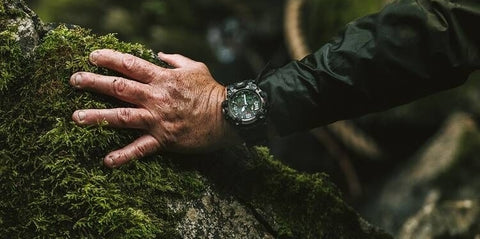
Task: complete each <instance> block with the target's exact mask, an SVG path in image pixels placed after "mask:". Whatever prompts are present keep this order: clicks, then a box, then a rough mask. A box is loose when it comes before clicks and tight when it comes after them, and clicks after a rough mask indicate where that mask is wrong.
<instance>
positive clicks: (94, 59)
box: [90, 50, 100, 65]
mask: <svg viewBox="0 0 480 239" xmlns="http://www.w3.org/2000/svg"><path fill="white" fill-rule="evenodd" d="M99 55H100V53H99V52H98V50H96V51H93V52H92V53H90V62H91V63H92V64H94V65H97V59H98V56H99Z"/></svg>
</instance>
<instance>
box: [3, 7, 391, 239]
mask: <svg viewBox="0 0 480 239" xmlns="http://www.w3.org/2000/svg"><path fill="white" fill-rule="evenodd" d="M0 27H1V28H0V30H1V32H0V76H1V78H0V191H1V192H2V193H1V194H0V235H2V237H5V238H69V237H85V238H199V237H200V238H329V237H333V238H391V237H390V236H389V235H387V234H385V233H383V232H382V231H380V230H378V229H377V228H376V227H374V226H371V225H369V224H368V223H367V222H366V221H365V220H363V219H362V218H361V217H360V216H359V215H358V213H356V212H355V211H354V210H353V209H352V208H351V207H350V206H348V205H347V204H346V203H345V202H344V201H343V200H342V199H341V194H340V193H339V191H338V190H337V189H336V187H335V186H334V185H333V184H332V183H331V182H330V181H329V179H328V176H326V175H324V174H302V173H299V172H297V171H295V170H292V169H290V168H288V167H286V166H285V165H283V164H281V163H280V162H278V161H276V160H275V159H273V157H272V156H271V155H270V154H269V152H268V149H265V148H245V147H235V148H231V149H225V150H223V151H219V152H215V153H212V154H208V155H192V156H189V157H181V156H179V155H162V156H161V155H153V156H150V157H147V158H144V159H142V160H139V161H135V162H132V163H130V164H128V165H126V166H124V167H122V168H120V169H116V170H109V169H106V168H105V167H103V166H102V165H101V163H99V162H101V159H102V157H103V155H104V154H105V153H106V152H109V151H111V150H113V149H115V148H119V147H121V146H123V145H126V144H127V143H129V142H131V141H132V140H133V139H134V138H136V137H137V136H138V134H139V133H140V132H137V131H132V130H115V129H111V128H107V127H104V126H99V127H79V126H77V125H75V124H74V123H73V122H72V121H71V114H72V112H73V110H74V109H81V108H110V107H120V106H126V105H125V103H123V102H119V101H117V100H114V99H111V98H106V97H104V96H100V95H96V94H92V93H88V92H84V91H79V90H76V89H74V88H73V87H71V86H70V85H69V83H68V79H69V77H70V75H71V74H72V73H74V72H78V71H90V72H96V73H99V74H110V75H114V74H116V73H115V72H112V71H108V70H106V69H101V68H97V67H95V66H93V65H91V64H89V63H88V55H89V53H90V52H91V51H92V50H95V49H99V48H111V49H116V50H118V51H122V52H126V53H130V54H134V55H136V56H139V57H142V58H144V59H147V60H149V61H151V62H153V63H156V64H159V65H163V66H165V65H164V63H162V62H159V61H158V60H157V59H156V58H155V57H154V54H153V52H152V51H151V50H148V49H146V48H145V47H144V46H142V45H139V44H130V43H124V42H120V41H119V40H118V39H116V38H115V37H114V36H113V35H105V36H95V35H93V34H91V33H90V32H89V31H88V30H85V29H83V28H80V27H75V26H71V27H66V26H65V25H59V26H58V27H56V28H53V27H52V28H49V29H46V28H44V27H43V24H42V23H41V22H40V21H39V20H38V18H37V17H36V16H35V14H34V13H33V12H31V11H30V10H29V9H28V8H27V7H26V6H25V4H24V3H23V2H22V1H19V0H0Z"/></svg>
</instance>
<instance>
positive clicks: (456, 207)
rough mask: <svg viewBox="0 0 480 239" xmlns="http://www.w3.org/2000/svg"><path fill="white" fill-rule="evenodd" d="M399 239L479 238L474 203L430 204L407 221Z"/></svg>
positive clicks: (479, 210)
mask: <svg viewBox="0 0 480 239" xmlns="http://www.w3.org/2000/svg"><path fill="white" fill-rule="evenodd" d="M398 238H399V239H410V238H425V239H434V238H475V239H478V238H480V202H479V201H478V200H463V201H446V202H442V203H440V204H437V203H431V204H428V205H426V206H424V207H423V208H422V209H421V210H420V211H419V212H418V213H416V214H415V215H414V216H412V217H411V218H409V219H408V220H407V221H406V222H405V224H404V226H403V228H402V229H401V231H400V233H399V236H398Z"/></svg>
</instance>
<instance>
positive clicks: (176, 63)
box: [158, 52, 196, 68]
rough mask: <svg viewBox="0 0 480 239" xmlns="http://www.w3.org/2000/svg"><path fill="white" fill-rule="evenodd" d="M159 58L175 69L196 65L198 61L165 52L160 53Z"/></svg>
mask: <svg viewBox="0 0 480 239" xmlns="http://www.w3.org/2000/svg"><path fill="white" fill-rule="evenodd" d="M158 58H160V60H162V61H164V62H166V63H168V64H169V65H171V66H173V67H175V68H182V67H187V66H189V65H191V64H193V63H196V61H194V60H192V59H190V58H188V57H185V56H182V55H179V54H165V53H163V52H159V53H158Z"/></svg>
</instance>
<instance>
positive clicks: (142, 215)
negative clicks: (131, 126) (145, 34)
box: [0, 26, 203, 238]
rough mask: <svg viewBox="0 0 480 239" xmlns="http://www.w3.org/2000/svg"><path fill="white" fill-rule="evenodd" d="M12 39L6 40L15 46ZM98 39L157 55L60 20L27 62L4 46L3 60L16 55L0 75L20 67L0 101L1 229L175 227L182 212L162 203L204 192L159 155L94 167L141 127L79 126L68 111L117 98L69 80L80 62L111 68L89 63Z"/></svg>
mask: <svg viewBox="0 0 480 239" xmlns="http://www.w3.org/2000/svg"><path fill="white" fill-rule="evenodd" d="M12 42H14V41H12ZM14 45H15V44H13V45H7V46H8V47H11V49H17V50H18V48H16V47H14ZM98 48H112V49H117V50H119V51H122V52H129V53H132V54H135V55H137V56H141V57H143V58H147V59H150V60H151V61H154V58H153V57H152V56H153V54H152V52H151V51H148V50H146V49H145V48H144V47H142V46H140V45H136V44H126V43H122V42H119V41H118V40H117V39H116V38H115V37H114V36H113V35H107V36H102V37H96V36H93V35H91V34H90V33H89V32H88V31H86V30H84V29H81V28H75V29H67V28H66V27H64V26H60V27H58V28H57V29H55V30H53V31H51V32H49V33H48V34H47V35H46V36H45V38H44V39H43V41H42V43H41V44H40V45H39V46H38V47H37V48H36V50H35V54H34V57H33V62H32V61H30V63H29V64H25V62H24V61H17V60H15V59H16V58H12V57H13V56H15V54H10V53H9V52H7V53H8V54H5V55H2V61H1V62H8V63H9V64H10V65H14V66H15V64H16V67H14V68H12V67H10V66H5V65H3V64H2V65H1V66H2V68H1V72H2V76H3V74H4V73H5V72H10V70H11V69H22V70H21V71H15V72H13V73H12V74H11V75H10V76H11V77H9V78H8V79H15V80H16V81H15V82H14V83H12V84H13V85H15V87H6V88H5V89H6V90H4V95H3V99H5V100H4V101H3V100H2V109H4V110H6V112H5V113H4V114H2V117H1V121H0V122H1V123H0V132H1V136H2V137H1V145H2V150H1V155H2V160H1V163H0V164H1V166H0V168H1V169H2V174H1V176H0V182H1V185H2V192H3V193H2V195H1V196H0V197H1V206H0V207H1V210H0V211H1V212H0V215H1V218H2V220H1V221H2V225H1V227H0V228H1V229H0V231H1V234H2V235H6V236H7V235H8V236H7V237H18V236H20V237H22V238H34V237H64V236H66V235H82V236H86V237H115V236H119V235H122V236H124V237H147V238H156V237H166V236H174V235H175V232H174V228H175V226H174V225H175V222H176V221H175V220H171V218H178V217H179V216H180V215H175V214H174V213H173V212H171V211H170V210H169V209H167V207H166V202H167V201H171V200H174V199H178V200H180V199H181V200H184V199H188V198H191V197H194V196H196V195H198V193H199V192H201V190H202V185H203V183H202V181H201V180H200V178H199V177H198V176H197V175H196V174H195V173H193V172H181V171H178V170H175V167H174V166H171V165H170V164H169V163H168V161H167V160H161V158H160V157H159V156H154V157H151V158H150V159H146V160H144V161H142V162H135V163H132V164H130V165H129V166H128V167H125V168H124V169H122V170H114V171H111V170H106V169H105V168H103V167H102V166H100V164H99V161H100V160H101V157H102V155H104V153H105V152H108V151H109V150H112V149H114V148H117V147H120V146H122V145H124V144H125V142H128V141H131V140H132V139H133V137H135V136H136V135H137V133H135V132H130V131H113V130H111V129H106V128H103V127H95V128H81V127H78V126H76V125H75V124H73V123H72V122H71V120H70V115H71V113H72V111H73V109H77V108H88V107H96V108H105V107H109V106H113V105H119V104H121V103H120V102H115V101H114V100H113V99H106V98H103V97H100V96H95V95H92V94H89V93H84V92H80V91H76V90H73V89H72V87H71V86H70V85H69V84H68V79H69V75H71V74H72V73H73V72H76V71H81V70H82V71H83V70H88V71H93V72H98V73H110V74H112V73H111V72H106V71H105V70H102V69H98V68H96V67H93V66H91V65H89V64H88V61H87V60H88V53H89V52H91V51H92V50H94V49H98ZM17 50H16V51H17ZM16 51H15V52H16ZM10 52H11V51H10ZM4 59H8V61H4ZM12 59H13V60H12ZM22 63H23V64H22ZM2 79H5V78H4V77H2ZM19 96H20V97H19ZM33 99H34V100H33ZM103 102H109V103H103ZM7 109H8V110H7ZM131 192H135V194H132V193H131ZM152 205H155V206H152Z"/></svg>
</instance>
